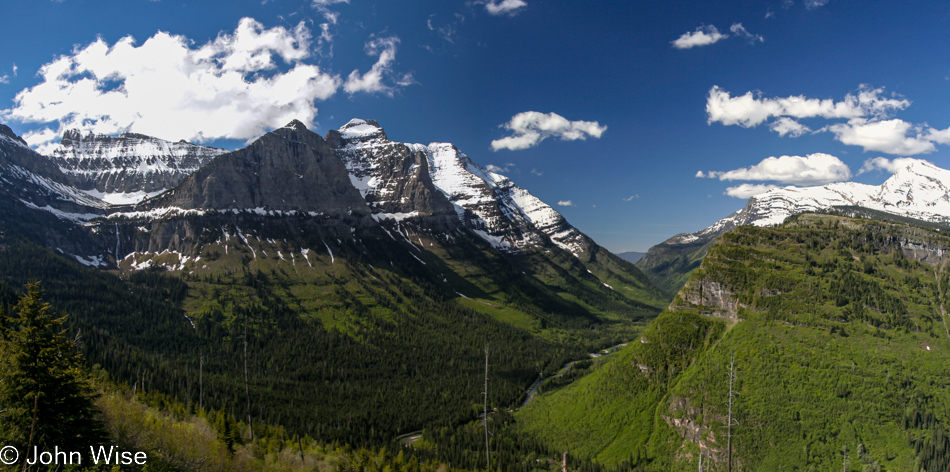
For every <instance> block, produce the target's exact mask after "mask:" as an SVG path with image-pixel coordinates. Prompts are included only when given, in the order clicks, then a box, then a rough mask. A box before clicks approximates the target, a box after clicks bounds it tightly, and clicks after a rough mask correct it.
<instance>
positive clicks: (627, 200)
mask: <svg viewBox="0 0 950 472" xmlns="http://www.w3.org/2000/svg"><path fill="white" fill-rule="evenodd" d="M637 198H640V195H630V196H629V197H627V198H624V199H623V201H625V202H629V201H630V200H634V199H637Z"/></svg>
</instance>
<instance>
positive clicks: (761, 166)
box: [696, 153, 851, 188]
mask: <svg viewBox="0 0 950 472" xmlns="http://www.w3.org/2000/svg"><path fill="white" fill-rule="evenodd" d="M696 177H699V178H703V177H706V178H710V179H719V180H765V181H775V182H782V183H787V184H795V185H823V184H827V183H831V182H840V181H842V180H848V179H850V178H851V169H849V168H848V166H847V165H846V164H845V163H844V162H841V159H838V158H837V157H835V156H832V155H830V154H824V153H815V154H809V155H807V156H804V157H803V156H780V157H768V158H765V159H763V160H762V161H761V162H759V163H758V164H756V165H754V166H749V167H743V168H741V169H735V170H730V171H726V172H719V171H711V172H707V173H703V172H702V171H699V172H697V173H696ZM736 188H738V187H736Z"/></svg>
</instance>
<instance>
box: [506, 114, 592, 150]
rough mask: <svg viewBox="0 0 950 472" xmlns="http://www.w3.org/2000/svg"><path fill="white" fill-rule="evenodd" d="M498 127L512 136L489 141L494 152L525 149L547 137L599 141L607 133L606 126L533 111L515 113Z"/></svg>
mask: <svg viewBox="0 0 950 472" xmlns="http://www.w3.org/2000/svg"><path fill="white" fill-rule="evenodd" d="M501 126H502V127H503V128H505V129H507V130H509V131H512V132H513V133H514V134H513V135H512V136H507V137H504V138H501V139H496V140H494V141H492V142H491V147H492V149H493V150H495V151H497V150H499V149H509V150H512V151H518V150H521V149H528V148H530V147H534V146H537V145H538V143H540V142H541V141H544V140H545V139H547V138H550V137H556V138H558V139H560V140H562V141H575V140H578V139H581V140H583V139H587V137H588V136H591V137H594V138H600V136H601V135H602V134H604V131H607V127H606V126H601V124H600V123H598V122H596V121H569V120H568V119H567V118H564V117H563V116H561V115H558V114H556V113H547V114H545V113H540V112H536V111H525V112H521V113H518V114H517V115H515V116H513V117H512V118H511V121H509V122H508V123H505V124H503V125H501Z"/></svg>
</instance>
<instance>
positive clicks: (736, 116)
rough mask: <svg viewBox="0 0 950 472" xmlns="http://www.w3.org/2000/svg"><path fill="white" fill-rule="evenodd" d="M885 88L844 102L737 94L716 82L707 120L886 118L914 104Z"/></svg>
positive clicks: (741, 123)
mask: <svg viewBox="0 0 950 472" xmlns="http://www.w3.org/2000/svg"><path fill="white" fill-rule="evenodd" d="M883 93H884V89H883V88H877V89H872V88H870V87H868V86H866V85H862V86H861V87H860V88H859V90H858V93H857V94H850V93H849V94H848V95H846V96H845V98H844V100H842V101H838V102H836V101H834V100H831V99H818V98H807V97H805V96H803V95H798V96H789V97H780V98H762V97H760V96H756V95H754V94H753V93H752V92H746V93H745V94H744V95H740V96H736V97H733V96H732V95H731V94H730V93H729V92H727V91H725V90H722V89H721V88H719V86H716V85H714V86H713V87H712V88H711V89H710V90H709V95H708V96H707V97H706V116H707V121H708V122H709V123H710V124H712V123H716V122H719V123H722V124H724V125H727V126H728V125H739V126H742V127H744V128H751V127H753V126H758V125H760V124H762V123H764V122H765V121H766V120H768V119H770V118H773V117H780V116H785V117H791V118H826V119H835V118H837V119H841V118H858V117H866V116H873V117H883V116H886V115H887V114H889V113H892V112H894V111H897V110H903V109H904V108H907V107H908V106H910V101H908V100H903V99H898V98H887V97H882V94H883Z"/></svg>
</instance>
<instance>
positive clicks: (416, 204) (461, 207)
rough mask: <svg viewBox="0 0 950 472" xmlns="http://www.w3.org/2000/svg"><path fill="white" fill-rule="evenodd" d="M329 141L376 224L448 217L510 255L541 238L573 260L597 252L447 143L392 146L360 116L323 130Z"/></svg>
mask: <svg viewBox="0 0 950 472" xmlns="http://www.w3.org/2000/svg"><path fill="white" fill-rule="evenodd" d="M327 143H328V144H329V145H330V147H332V148H334V150H335V152H336V155H337V157H339V159H340V160H341V161H343V163H344V164H345V165H346V168H347V171H348V172H349V175H350V181H351V182H352V183H353V185H354V186H355V187H356V188H357V189H359V191H360V193H361V194H362V195H363V197H364V198H365V199H366V202H367V203H368V204H369V206H370V208H371V209H372V210H373V212H374V215H376V216H377V217H379V218H392V219H401V218H405V217H408V216H436V215H442V216H450V217H451V218H452V219H454V220H455V221H456V224H457V223H459V222H460V223H461V224H463V225H464V226H466V227H468V228H470V229H472V231H474V232H475V233H476V234H478V235H479V236H481V237H482V238H483V239H485V240H486V241H488V242H489V243H491V244H492V245H493V246H495V247H497V248H499V249H502V250H505V251H512V252H519V251H522V250H526V249H529V248H533V247H540V246H542V245H544V240H545V239H547V238H550V239H551V241H553V242H554V243H555V244H556V245H558V246H559V247H561V248H562V249H565V250H567V251H569V252H571V253H572V254H574V255H575V256H577V257H581V256H582V255H584V254H589V253H590V252H591V249H592V248H594V247H595V246H596V245H595V244H594V243H593V241H591V240H590V239H589V238H587V237H586V236H584V235H583V233H581V232H580V231H578V230H577V229H576V228H574V227H573V226H571V225H570V224H569V223H567V221H566V220H565V219H564V217H563V216H561V214H560V213H558V212H557V211H555V210H554V209H553V208H551V206H549V205H547V204H545V203H544V202H542V201H541V200H539V199H538V198H536V197H534V196H533V195H531V194H530V193H528V192H527V191H525V190H524V189H521V188H519V187H518V186H516V185H515V184H514V183H513V182H512V181H511V180H510V179H508V178H507V177H505V176H503V175H501V174H496V173H492V172H489V171H488V170H486V169H485V168H484V167H481V166H480V165H478V164H476V163H475V162H473V161H472V159H470V158H469V157H468V156H467V155H465V153H463V152H461V151H460V150H459V149H458V148H457V147H455V146H454V145H453V144H451V143H430V144H428V145H425V144H407V143H399V142H393V141H390V140H389V138H388V137H387V136H386V133H385V132H384V131H383V128H382V127H381V126H380V125H379V123H377V122H376V121H373V120H364V119H358V118H356V119H352V120H350V121H349V122H348V123H346V124H345V125H343V126H342V127H340V129H339V130H337V131H330V132H328V133H327Z"/></svg>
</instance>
